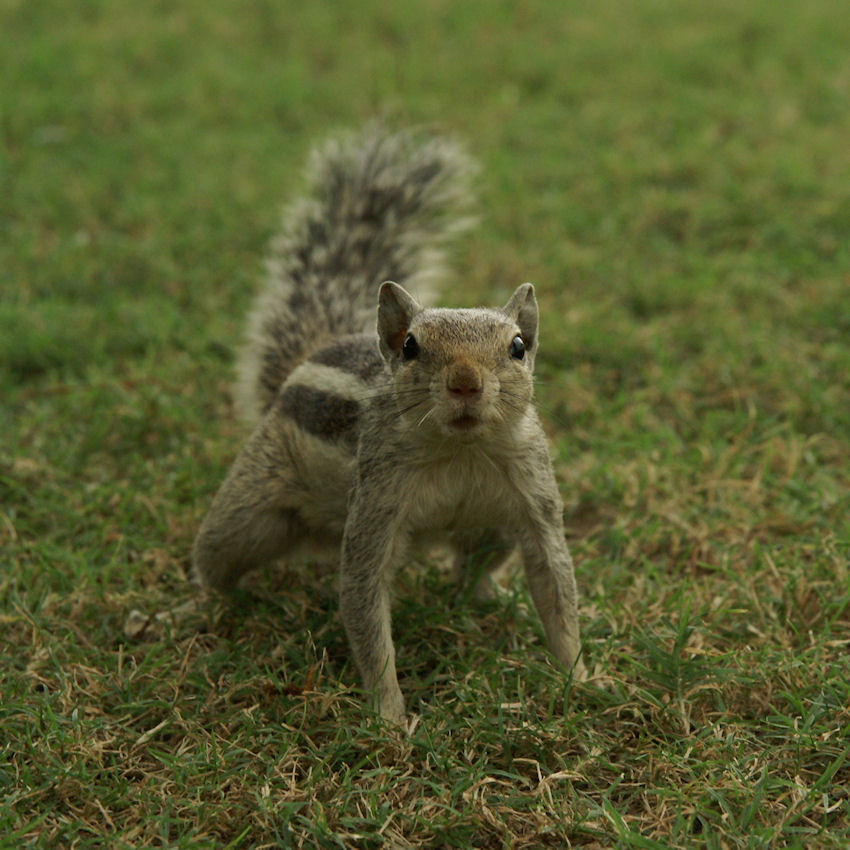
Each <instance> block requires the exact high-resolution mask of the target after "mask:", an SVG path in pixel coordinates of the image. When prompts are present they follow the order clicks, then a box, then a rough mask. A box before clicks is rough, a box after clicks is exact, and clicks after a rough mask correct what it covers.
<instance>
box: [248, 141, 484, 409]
mask: <svg viewBox="0 0 850 850" xmlns="http://www.w3.org/2000/svg"><path fill="white" fill-rule="evenodd" d="M471 170H472V167H471V163H470V161H469V160H468V159H467V157H466V156H465V155H464V154H463V153H462V152H461V151H460V149H459V148H458V147H457V146H456V145H454V144H453V143H452V142H450V141H448V140H446V139H443V138H426V139H422V138H420V137H419V136H417V135H416V134H414V133H411V132H401V133H388V132H386V131H384V130H382V129H380V128H375V127H371V128H369V129H367V130H365V131H362V132H360V133H357V134H350V135H346V136H343V137H341V138H338V139H334V140H332V141H330V142H329V143H327V144H326V145H325V146H324V147H323V148H320V149H318V150H316V151H314V153H313V158H312V161H311V168H310V171H309V177H310V179H309V192H308V194H307V196H306V197H305V198H302V199H300V200H298V201H296V202H295V203H294V204H292V206H291V207H289V209H288V210H287V212H286V214H285V216H284V222H283V228H282V230H281V233H280V235H279V236H278V237H277V238H276V239H275V240H274V242H273V243H272V248H271V255H270V257H269V260H268V280H267V282H266V285H265V287H264V289H263V291H262V292H261V293H260V295H259V297H258V298H257V301H256V305H255V308H254V310H253V313H252V315H251V318H250V322H249V337H248V342H247V345H246V346H245V348H244V350H243V352H242V355H241V357H240V361H239V364H238V371H239V381H238V385H237V406H238V408H239V412H240V414H241V415H242V416H243V417H244V418H246V419H247V420H248V421H251V422H253V421H256V420H257V419H258V418H259V417H260V416H261V415H262V414H263V413H264V412H265V411H266V410H267V409H268V408H269V406H270V405H271V404H272V402H273V401H274V399H275V397H276V395H277V392H278V389H279V388H280V386H281V384H282V383H283V381H284V380H285V378H286V376H287V375H288V374H289V373H290V372H291V371H292V370H293V369H294V368H295V366H297V365H298V363H299V362H300V361H301V360H302V359H304V357H305V356H307V355H308V354H309V353H310V352H311V351H313V350H315V349H316V348H317V347H318V346H319V345H320V344H321V343H322V341H323V340H325V339H327V338H328V337H337V336H341V335H343V334H350V333H361V332H372V331H374V329H375V311H376V308H377V291H378V287H379V286H380V284H381V283H382V282H383V281H385V280H394V281H396V282H398V283H401V284H403V285H404V286H405V287H407V288H408V289H412V291H414V292H415V293H416V294H417V297H420V298H422V299H423V300H424V301H426V302H427V300H428V297H427V296H428V292H427V288H428V285H429V284H430V283H431V279H432V278H433V276H434V275H435V274H438V273H439V271H440V267H441V261H442V258H443V252H442V250H441V247H442V244H443V243H444V241H445V240H446V238H447V237H449V236H450V235H452V234H453V233H455V232H456V231H457V230H459V229H460V228H462V227H463V226H464V225H465V224H466V223H467V222H468V219H465V218H463V217H461V216H459V215H458V213H459V212H460V211H461V210H462V208H463V207H464V206H465V205H466V202H467V201H468V199H469V193H468V183H469V180H468V177H469V175H470V172H471Z"/></svg>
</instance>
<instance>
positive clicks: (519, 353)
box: [509, 334, 525, 360]
mask: <svg viewBox="0 0 850 850" xmlns="http://www.w3.org/2000/svg"><path fill="white" fill-rule="evenodd" d="M509 351H510V354H511V357H513V358H514V359H515V360H522V358H523V357H525V343H524V342H523V341H522V337H521V336H520V335H519V334H517V335H516V336H515V337H514V338H513V339H512V340H511V347H510V349H509Z"/></svg>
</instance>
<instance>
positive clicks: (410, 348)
mask: <svg viewBox="0 0 850 850" xmlns="http://www.w3.org/2000/svg"><path fill="white" fill-rule="evenodd" d="M417 354H419V344H418V343H417V342H416V337H415V336H413V334H408V335H407V336H406V337H405V338H404V342H403V343H402V344H401V356H402V358H404V359H405V360H413V358H414V357H416V355H417Z"/></svg>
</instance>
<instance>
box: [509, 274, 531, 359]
mask: <svg viewBox="0 0 850 850" xmlns="http://www.w3.org/2000/svg"><path fill="white" fill-rule="evenodd" d="M504 311H505V313H506V314H507V315H508V316H509V317H510V318H511V319H513V320H514V321H515V322H516V323H517V324H518V325H519V330H520V333H521V334H522V339H523V342H524V343H525V348H526V351H529V352H531V353H532V354H533V353H534V350H535V348H536V347H537V299H536V298H535V297H534V287H533V286H532V285H531V284H530V283H524V284H523V285H522V286H519V287H517V290H516V292H514V294H513V295H512V296H511V299H510V301H508V303H507V304H505V306H504Z"/></svg>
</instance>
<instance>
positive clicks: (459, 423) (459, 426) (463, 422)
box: [449, 413, 481, 431]
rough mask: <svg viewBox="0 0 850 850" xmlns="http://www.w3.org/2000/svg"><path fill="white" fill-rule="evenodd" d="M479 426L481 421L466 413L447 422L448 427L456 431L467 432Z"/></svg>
mask: <svg viewBox="0 0 850 850" xmlns="http://www.w3.org/2000/svg"><path fill="white" fill-rule="evenodd" d="M480 424H481V420H480V419H479V418H478V417H477V416H470V415H469V414H468V413H464V414H463V416H458V417H457V418H455V419H450V420H449V427H450V428H454V429H456V430H458V431H469V430H470V429H471V428H474V427H475V426H476V425H480Z"/></svg>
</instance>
